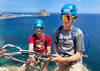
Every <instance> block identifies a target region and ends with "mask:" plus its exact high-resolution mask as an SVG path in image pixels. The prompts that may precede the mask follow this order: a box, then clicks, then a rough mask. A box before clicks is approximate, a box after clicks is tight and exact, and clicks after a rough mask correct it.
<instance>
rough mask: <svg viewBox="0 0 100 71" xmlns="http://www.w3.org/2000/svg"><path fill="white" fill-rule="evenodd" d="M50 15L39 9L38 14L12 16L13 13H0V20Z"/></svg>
mask: <svg viewBox="0 0 100 71" xmlns="http://www.w3.org/2000/svg"><path fill="white" fill-rule="evenodd" d="M49 15H50V14H49V13H48V12H47V11H46V10H44V9H41V10H40V12H38V13H30V14H13V13H1V14H0V19H7V18H13V17H23V16H49Z"/></svg>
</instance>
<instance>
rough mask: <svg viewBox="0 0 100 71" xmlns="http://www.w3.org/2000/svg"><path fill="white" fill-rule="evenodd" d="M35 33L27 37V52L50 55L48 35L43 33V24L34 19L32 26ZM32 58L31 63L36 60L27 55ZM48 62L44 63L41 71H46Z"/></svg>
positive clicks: (32, 56) (31, 56)
mask: <svg viewBox="0 0 100 71" xmlns="http://www.w3.org/2000/svg"><path fill="white" fill-rule="evenodd" d="M33 28H34V30H35V33H34V34H33V35H31V36H30V37H29V41H28V43H29V51H33V50H34V51H35V52H38V53H47V54H50V53H51V50H50V47H51V38H50V36H49V35H47V34H44V33H43V29H44V24H43V21H42V20H41V19H36V20H35V23H34V25H33ZM29 57H30V58H32V62H34V61H35V60H36V59H35V57H34V55H29ZM47 68H48V62H46V63H44V66H43V71H48V70H47Z"/></svg>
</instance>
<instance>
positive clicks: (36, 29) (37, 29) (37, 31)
mask: <svg viewBox="0 0 100 71" xmlns="http://www.w3.org/2000/svg"><path fill="white" fill-rule="evenodd" d="M43 29H44V27H38V28H36V27H34V30H35V32H36V35H38V36H41V35H42V33H43Z"/></svg>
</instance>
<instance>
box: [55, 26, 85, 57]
mask: <svg viewBox="0 0 100 71" xmlns="http://www.w3.org/2000/svg"><path fill="white" fill-rule="evenodd" d="M54 44H56V45H57V51H58V52H59V53H61V54H63V55H65V56H71V55H73V54H74V53H75V52H76V50H80V51H83V49H84V40H83V33H82V31H81V30H80V29H79V28H76V27H72V29H71V30H64V29H63V27H62V26H61V27H59V28H58V29H57V30H56V32H55V33H54Z"/></svg>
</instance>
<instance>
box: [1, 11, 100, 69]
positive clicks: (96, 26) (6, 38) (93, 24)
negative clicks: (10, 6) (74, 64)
mask: <svg viewBox="0 0 100 71" xmlns="http://www.w3.org/2000/svg"><path fill="white" fill-rule="evenodd" d="M37 18H41V19H42V20H43V21H44V24H45V29H44V33H46V34H48V35H50V37H51V40H52V45H51V50H52V54H53V53H54V47H53V45H54V44H53V34H54V31H55V30H56V29H57V28H58V27H59V26H61V25H62V23H61V19H60V14H59V13H50V16H37V17H35V16H27V17H15V18H8V19H1V20H0V48H2V47H3V46H4V45H5V44H13V45H16V46H19V47H21V48H22V49H25V50H27V49H28V38H29V36H30V35H32V34H33V33H34V32H35V31H34V29H33V24H34V21H35V19H37ZM99 22H100V14H78V18H77V20H76V21H75V23H73V25H74V26H76V27H78V28H80V29H81V30H82V31H83V34H84V42H85V43H84V44H85V51H84V52H83V54H85V55H88V58H85V57H83V64H84V65H85V66H86V67H87V68H88V69H89V70H90V71H100V62H99V61H100V23H99ZM15 57H16V58H19V59H22V60H26V59H27V58H28V57H27V55H16V56H15ZM3 65H17V66H20V65H22V63H20V62H16V61H12V60H9V59H5V58H0V66H3ZM53 66H55V63H54V62H50V63H49V68H50V69H51V68H53Z"/></svg>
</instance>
